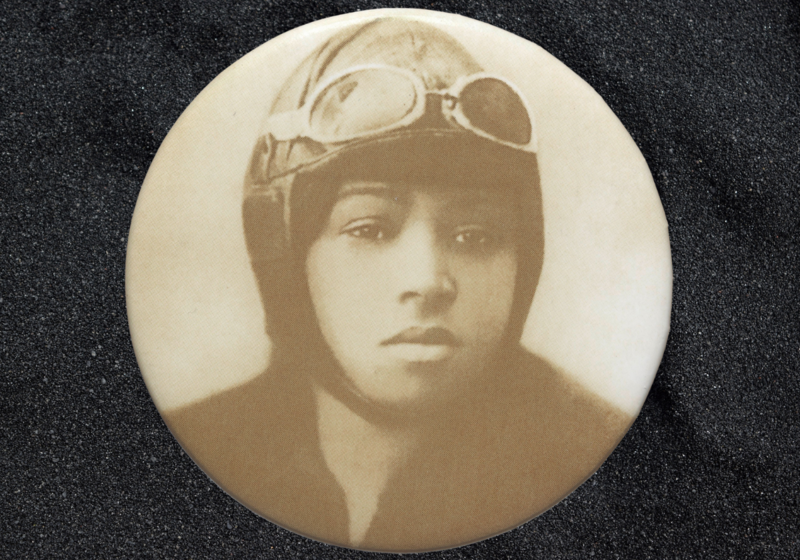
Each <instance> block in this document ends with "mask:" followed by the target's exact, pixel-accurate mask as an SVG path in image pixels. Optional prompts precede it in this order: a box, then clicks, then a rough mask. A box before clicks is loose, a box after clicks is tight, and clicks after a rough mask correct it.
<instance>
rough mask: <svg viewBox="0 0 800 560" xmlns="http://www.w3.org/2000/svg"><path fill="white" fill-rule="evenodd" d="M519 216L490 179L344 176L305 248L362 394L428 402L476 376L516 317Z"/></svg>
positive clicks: (409, 403)
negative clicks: (471, 183)
mask: <svg viewBox="0 0 800 560" xmlns="http://www.w3.org/2000/svg"><path fill="white" fill-rule="evenodd" d="M518 222H519V218H518V215H517V212H516V205H515V204H514V202H513V200H512V197H508V196H504V195H503V194H498V193H497V192H492V189H491V188H489V187H486V188H474V187H460V188H455V187H450V188H441V187H439V186H428V185H416V184H412V185H402V184H393V183H385V182H375V181H350V182H345V183H344V184H343V185H342V186H341V187H340V189H339V193H338V197H337V200H336V202H335V203H334V206H333V209H332V211H331V214H330V216H329V218H328V221H327V224H325V225H324V226H323V229H322V233H321V234H320V235H319V237H318V238H317V239H316V240H315V241H314V242H313V243H312V244H311V246H310V249H309V251H308V255H307V258H306V273H307V276H308V285H309V291H310V294H311V300H312V303H313V306H314V310H315V312H316V316H317V319H318V321H319V325H320V329H321V331H322V334H323V336H324V338H325V341H326V342H327V343H328V345H329V346H330V348H331V350H332V351H333V354H334V356H335V357H336V359H337V360H338V362H339V364H340V365H341V367H342V369H343V370H344V374H345V376H346V377H347V379H348V381H349V383H350V385H351V387H352V388H353V389H354V390H355V392H356V393H357V394H359V395H360V397H361V398H363V399H365V400H367V401H370V402H373V403H375V404H378V405H381V406H385V407H389V408H402V409H406V410H408V409H412V410H413V409H421V408H424V407H426V406H430V405H432V404H437V403H442V402H445V401H447V400H448V399H449V398H451V397H455V396H457V395H458V394H459V392H460V391H462V390H464V389H466V388H469V387H470V386H471V385H473V384H474V382H475V380H476V378H477V377H479V376H480V375H481V374H482V372H483V371H484V369H485V368H486V366H487V364H488V363H489V361H490V360H492V358H493V354H494V352H495V351H496V350H497V349H498V346H499V344H500V341H501V339H502V338H503V335H504V332H505V329H506V326H507V324H508V321H509V315H510V312H511V305H512V301H513V298H514V285H515V279H516V273H517V230H518V229H519V223H518Z"/></svg>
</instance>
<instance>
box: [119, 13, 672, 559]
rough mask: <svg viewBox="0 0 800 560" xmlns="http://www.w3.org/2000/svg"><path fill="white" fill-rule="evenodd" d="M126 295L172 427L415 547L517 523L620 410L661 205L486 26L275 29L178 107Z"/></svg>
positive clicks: (333, 526) (577, 112)
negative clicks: (186, 104)
mask: <svg viewBox="0 0 800 560" xmlns="http://www.w3.org/2000/svg"><path fill="white" fill-rule="evenodd" d="M126 293H127V306H128V316H129V321H130V329H131V335H132V338H133V344H134V349H135V351H136V357H137V360H138V362H139V365H140V368H141V371H142V375H143V377H144V380H145V382H146V384H147V387H148V389H149V391H150V394H151V396H152V398H153V401H154V402H155V404H156V406H157V407H158V410H159V411H160V413H161V415H162V416H163V418H164V421H165V422H166V424H167V426H168V427H169V429H170V430H171V431H172V433H173V434H174V436H175V438H176V439H177V440H178V441H179V442H180V444H181V445H182V446H183V448H184V449H185V450H186V452H187V453H188V454H189V455H190V456H191V457H192V459H193V460H194V461H195V462H196V463H197V465H198V466H199V467H200V468H201V469H202V470H203V471H204V472H205V473H206V474H207V475H208V476H209V477H210V478H211V479H212V480H214V482H216V483H217V484H218V485H219V486H220V487H221V488H222V489H223V490H225V491H226V492H227V493H228V494H230V495H231V496H232V497H233V498H235V499H236V500H237V501H239V502H240V503H241V504H242V505H244V506H245V507H247V508H249V509H250V510H252V511H253V512H255V513H257V514H258V515H260V516H262V517H264V518H266V519H267V520H269V521H271V522H273V523H276V524H278V525H280V526H282V527H285V528H287V529H289V530H292V531H295V532H297V533H300V534H302V535H305V536H308V537H310V538H313V539H317V540H320V541H324V542H327V543H331V544H336V545H339V546H345V547H351V548H356V549H364V550H373V551H391V552H419V551H429V550H438V549H444V548H450V547H455V546H460V545H464V544H468V543H471V542H475V541H478V540H481V539H485V538H488V537H490V536H493V535H496V534H498V533H501V532H504V531H508V530H510V529H513V528H515V527H517V526H519V525H520V524H522V523H525V522H527V521H529V520H531V519H532V518H534V517H535V516H537V515H539V514H540V513H542V512H544V511H546V510H547V509H549V508H550V507H553V506H554V505H555V504H557V503H558V502H559V501H560V500H561V499H562V498H564V497H565V496H566V495H567V494H569V493H570V492H571V491H572V490H573V489H575V488H576V487H577V486H578V485H580V484H581V483H582V482H583V481H585V480H586V479H587V478H588V477H589V476H591V475H592V474H593V473H594V471H595V470H596V469H597V468H598V467H599V466H600V465H601V464H602V462H603V461H604V460H605V459H606V457H607V456H608V455H609V454H610V453H611V452H612V451H613V449H614V447H615V446H616V445H617V444H618V442H619V441H620V439H621V438H622V437H623V436H624V434H625V432H626V431H627V429H628V428H629V427H630V425H631V424H632V422H633V421H634V419H635V417H636V415H637V414H638V412H639V410H640V408H641V406H642V403H643V401H644V399H645V397H646V395H647V391H648V390H649V387H650V384H651V383H652V380H653V377H654V375H655V372H656V369H657V367H658V364H659V362H660V360H661V355H662V352H663V350H664V345H665V343H666V338H667V334H668V331H669V319H670V305H671V293H672V268H671V258H670V247H669V237H668V234H667V223H666V219H665V216H664V212H663V209H662V207H661V203H660V201H659V198H658V194H657V192H656V189H655V185H654V183H653V179H652V177H651V175H650V172H649V170H648V167H647V164H646V162H645V160H644V158H643V157H642V155H641V153H640V152H639V150H638V149H637V148H636V145H635V144H634V142H633V141H632V139H631V137H630V136H629V135H628V134H627V132H626V131H625V129H624V127H623V126H622V124H621V123H620V122H619V121H618V120H617V118H616V117H615V116H614V114H613V113H612V112H611V110H610V109H609V108H608V107H607V106H606V105H605V103H603V101H602V99H601V98H600V97H599V96H598V95H597V93H595V92H594V90H592V89H591V87H589V86H588V85H587V84H586V83H585V82H583V81H582V80H581V79H580V78H579V77H578V76H576V75H575V74H574V73H572V72H571V71H570V70H569V69H568V68H566V67H565V66H564V65H563V64H561V63H560V62H559V61H557V60H556V59H555V58H553V57H552V56H551V55H549V54H547V53H546V52H545V51H544V50H542V49H541V48H540V47H538V46H536V45H534V44H533V43H530V42H528V41H526V40H524V39H521V38H519V37H516V36H514V35H512V34H510V33H507V32H505V31H502V30H499V29H497V28H494V27H492V26H489V25H487V24H484V23H480V22H477V21H473V20H470V19H466V18H463V17H459V16H454V15H449V14H443V13H437V12H429V11H423V10H376V11H367V12H361V13H357V14H349V15H345V16H340V17H336V18H331V19H328V20H323V21H319V22H316V23H313V24H310V25H307V26H304V27H301V28H298V29H296V30H293V31H291V32H289V33H286V34H284V35H281V36H280V37H277V38H275V39H273V40H271V41H269V42H268V43H266V44H264V45H263V46H261V47H259V48H258V49H256V50H255V51H253V52H251V53H250V54H248V55H247V56H245V57H243V58H242V59H241V60H239V61H238V62H236V63H235V64H233V65H232V66H231V67H230V68H228V69H227V70H226V71H224V72H223V73H222V74H221V75H220V76H219V77H217V78H216V79H215V80H214V81H213V82H211V84H209V85H208V86H207V87H206V88H205V89H204V90H203V91H202V93H201V94H200V95H199V96H198V97H197V98H196V99H195V100H194V101H193V102H192V104H191V105H190V106H189V107H188V108H187V109H186V111H185V112H184V114H183V115H182V116H181V117H180V119H179V120H178V121H177V123H176V124H175V126H174V127H173V129H172V130H171V131H170V133H169V135H168V136H167V137H166V139H165V140H164V143H163V144H162V146H161V148H160V149H159V151H158V154H157V155H156V157H155V159H154V161H153V163H152V166H151V168H150V170H149V172H148V174H147V177H146V179H145V182H144V185H143V187H142V190H141V193H140V195H139V199H138V201H137V204H136V210H135V213H134V217H133V222H132V225H131V231H130V236H129V244H128V256H127V270H126Z"/></svg>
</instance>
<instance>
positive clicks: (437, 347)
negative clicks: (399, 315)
mask: <svg viewBox="0 0 800 560" xmlns="http://www.w3.org/2000/svg"><path fill="white" fill-rule="evenodd" d="M381 346H386V347H387V348H388V350H389V351H390V352H391V353H392V354H393V355H394V356H396V357H398V358H400V359H402V360H405V361H408V362H439V361H442V360H445V359H447V358H449V357H450V356H452V355H453V353H454V352H455V349H456V347H458V346H460V342H459V340H458V338H457V337H456V336H455V335H454V334H453V333H452V332H450V331H449V330H447V329H443V328H441V327H410V328H407V329H405V330H403V331H400V332H399V333H397V334H396V335H394V336H393V337H391V338H388V339H386V340H384V341H383V342H381Z"/></svg>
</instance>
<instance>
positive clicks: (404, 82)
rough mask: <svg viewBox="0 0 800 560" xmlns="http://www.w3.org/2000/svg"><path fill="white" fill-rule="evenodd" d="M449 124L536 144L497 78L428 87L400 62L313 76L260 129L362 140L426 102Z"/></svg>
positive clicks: (524, 109)
mask: <svg viewBox="0 0 800 560" xmlns="http://www.w3.org/2000/svg"><path fill="white" fill-rule="evenodd" d="M431 97H432V98H433V102H434V104H433V105H432V107H434V108H435V107H436V103H435V102H436V99H437V98H438V99H439V100H440V105H441V115H442V116H443V117H444V118H445V120H446V121H447V122H448V123H449V124H450V125H451V126H454V127H455V128H462V129H465V130H468V131H470V132H472V133H474V134H476V135H478V136H480V137H483V138H486V139H488V140H491V141H493V142H496V143H499V144H502V145H505V146H509V147H512V148H516V149H519V150H524V151H527V152H535V151H536V138H535V135H534V131H533V122H532V119H531V115H530V111H529V109H528V106H527V104H526V103H525V99H524V97H523V96H522V94H521V93H520V91H519V90H518V89H517V88H516V86H514V85H513V84H511V83H509V82H508V81H506V80H505V79H504V78H501V77H498V76H493V75H490V74H485V73H477V74H472V75H469V76H462V77H460V78H459V79H458V80H456V82H455V83H454V84H453V85H452V86H451V87H449V88H447V89H445V90H434V91H430V90H428V89H427V88H426V87H425V83H424V82H423V81H422V79H421V78H420V77H419V76H418V75H416V74H415V73H413V72H411V71H410V70H406V69H403V68H397V67H394V66H387V65H382V64H364V65H359V66H353V67H351V68H348V69H347V70H345V71H343V72H341V73H338V74H336V75H334V76H332V77H331V78H330V79H328V80H325V81H324V82H322V83H320V84H319V86H317V88H316V89H314V91H313V92H312V94H311V95H310V96H309V97H308V99H307V101H306V102H305V103H304V105H303V106H302V107H301V108H299V109H297V110H294V111H288V112H284V113H277V114H275V115H272V116H271V117H270V118H269V120H268V121H267V129H268V131H269V133H270V134H272V136H273V137H274V139H275V140H278V141H287V140H296V139H299V138H309V139H311V140H314V141H316V142H319V143H322V144H337V143H344V142H349V141H354V140H360V139H368V138H370V137H373V136H379V135H383V134H386V133H390V132H393V131H399V130H402V129H404V128H408V127H410V126H412V125H413V124H415V123H417V122H418V121H420V119H422V117H423V116H424V115H425V113H426V107H428V105H429V103H430V101H429V98H431Z"/></svg>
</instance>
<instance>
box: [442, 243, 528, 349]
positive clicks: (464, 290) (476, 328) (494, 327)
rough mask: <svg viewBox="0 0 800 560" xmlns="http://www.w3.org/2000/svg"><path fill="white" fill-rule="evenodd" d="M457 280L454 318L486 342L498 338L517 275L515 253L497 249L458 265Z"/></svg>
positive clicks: (505, 322) (512, 296)
mask: <svg viewBox="0 0 800 560" xmlns="http://www.w3.org/2000/svg"><path fill="white" fill-rule="evenodd" d="M459 276H460V277H461V278H460V279H459V281H458V285H459V293H458V300H460V301H458V300H457V303H456V305H457V307H458V316H459V317H458V320H459V322H460V323H461V324H462V325H464V326H466V325H470V326H471V328H470V331H471V332H470V333H465V334H467V335H468V336H470V337H471V338H472V337H474V338H476V339H479V340H481V341H483V342H486V343H493V342H495V341H497V340H499V339H500V338H501V337H502V336H503V334H504V332H505V328H506V326H507V325H508V320H509V317H510V315H511V306H512V304H513V300H514V287H515V285H516V276H517V259H516V253H515V252H514V251H511V250H505V251H500V252H498V253H497V254H496V255H494V256H493V257H492V258H489V259H481V260H472V261H470V262H469V263H466V266H461V267H460V270H459Z"/></svg>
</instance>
